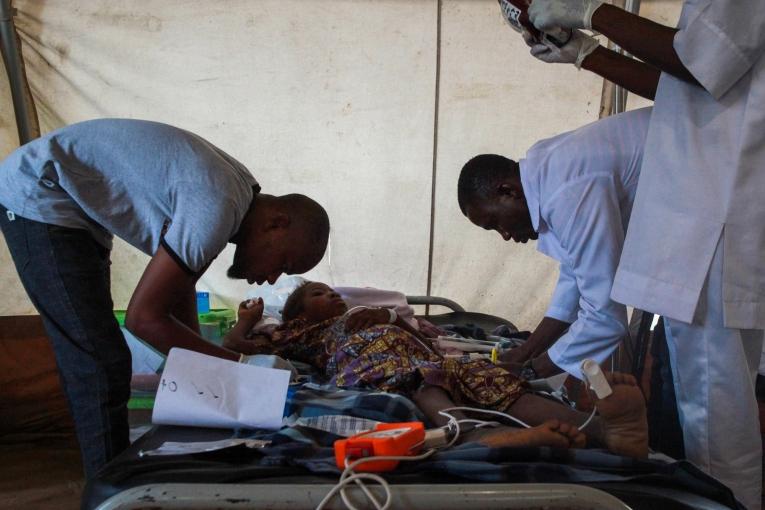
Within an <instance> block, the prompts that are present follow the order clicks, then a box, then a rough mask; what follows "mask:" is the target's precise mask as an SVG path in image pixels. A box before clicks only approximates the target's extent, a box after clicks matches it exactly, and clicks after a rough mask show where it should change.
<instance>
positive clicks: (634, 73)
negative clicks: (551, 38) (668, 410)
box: [526, 0, 765, 509]
mask: <svg viewBox="0 0 765 510" xmlns="http://www.w3.org/2000/svg"><path fill="white" fill-rule="evenodd" d="M529 17H530V19H531V21H532V22H533V23H534V24H535V25H536V26H537V27H538V28H540V29H543V30H544V29H549V27H553V26H559V27H565V28H574V29H577V28H591V29H593V30H596V31H598V32H600V33H602V34H604V35H605V36H607V37H608V38H610V39H611V40H612V41H614V42H615V43H616V44H618V45H619V46H621V47H622V48H624V49H625V50H626V51H628V52H629V53H631V54H633V55H635V56H636V57H638V58H639V59H641V60H642V61H643V62H645V63H641V62H638V61H636V60H631V59H628V58H627V57H623V56H620V55H617V54H616V53H614V52H611V51H610V50H607V49H606V48H604V47H602V46H599V45H598V44H597V42H595V41H594V39H592V38H590V37H589V36H586V35H584V33H582V32H576V31H575V33H574V37H573V38H572V39H571V42H570V43H569V44H568V45H566V46H564V47H563V48H556V47H554V46H552V45H550V44H544V43H535V42H534V41H531V40H530V38H529V37H528V35H526V40H527V42H528V43H529V44H530V45H531V46H532V50H531V52H532V54H533V55H535V56H536V57H537V58H539V59H540V60H544V61H547V62H569V63H574V64H576V65H577V67H584V68H585V69H589V70H591V71H594V72H597V73H598V74H600V75H602V76H604V77H606V78H609V79H611V80H612V81H615V82H616V83H618V84H621V85H623V86H625V87H626V88H627V89H629V90H631V91H633V92H636V93H639V94H641V95H643V96H645V97H649V98H652V97H653V96H654V95H655V104H654V108H653V115H652V118H651V122H650V126H649V130H648V136H647V139H646V148H645V155H644V159H643V166H642V170H641V177H640V183H639V186H638V190H637V195H636V198H635V205H634V210H633V212H632V218H631V221H630V225H629V230H628V233H627V238H626V240H625V244H624V251H623V253H622V257H621V261H620V263H619V268H618V271H617V274H616V278H615V281H614V286H613V290H612V294H611V295H612V297H613V299H614V300H616V301H618V302H621V303H625V304H628V305H632V306H635V307H637V308H641V309H644V310H648V311H650V312H654V313H659V314H662V315H664V316H665V317H666V318H667V321H666V329H667V339H668V346H669V352H670V360H671V363H672V369H673V377H674V384H675V392H676V395H677V401H678V409H679V414H680V420H681V424H682V427H683V436H684V443H685V452H686V455H687V457H688V459H689V460H691V461H692V462H694V463H695V464H696V465H698V466H699V467H701V468H702V469H703V470H705V471H707V472H709V473H710V474H712V475H713V476H715V477H717V478H718V479H720V480H721V481H723V482H724V483H725V484H726V485H728V486H729V487H731V488H732V489H733V491H734V493H735V495H736V497H737V498H738V499H739V500H740V501H741V502H742V503H743V504H744V505H745V506H746V507H747V508H750V509H757V508H760V507H761V491H762V485H761V481H762V475H761V451H762V450H761V440H760V433H759V419H758V409H757V404H756V400H755V395H754V379H755V376H756V371H757V365H758V361H759V357H760V352H761V346H762V341H763V329H765V199H764V198H763V196H762V195H763V191H765V62H763V52H765V3H763V2H762V0H686V1H685V2H684V4H683V10H682V13H681V16H680V21H679V23H678V27H677V29H672V28H669V27H665V26H662V25H659V24H656V23H654V22H652V21H649V20H647V19H644V18H641V17H639V16H636V15H633V14H630V13H627V12H626V11H623V10H621V9H619V8H617V7H614V6H611V5H608V4H603V3H602V2H601V1H600V0H534V1H533V3H532V5H531V7H530V8H529ZM659 71H660V73H659Z"/></svg>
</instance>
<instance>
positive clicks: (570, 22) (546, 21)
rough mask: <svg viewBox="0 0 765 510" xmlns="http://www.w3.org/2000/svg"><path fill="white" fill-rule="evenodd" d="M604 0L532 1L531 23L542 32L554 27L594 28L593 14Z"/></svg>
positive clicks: (530, 8)
mask: <svg viewBox="0 0 765 510" xmlns="http://www.w3.org/2000/svg"><path fill="white" fill-rule="evenodd" d="M601 5H603V1H602V0H532V2H531V5H530V6H529V21H531V23H533V24H534V26H535V27H537V28H538V29H539V30H541V31H543V32H544V31H545V30H549V29H552V28H554V27H561V28H592V14H593V13H594V12H595V11H596V10H597V9H598V7H600V6H601Z"/></svg>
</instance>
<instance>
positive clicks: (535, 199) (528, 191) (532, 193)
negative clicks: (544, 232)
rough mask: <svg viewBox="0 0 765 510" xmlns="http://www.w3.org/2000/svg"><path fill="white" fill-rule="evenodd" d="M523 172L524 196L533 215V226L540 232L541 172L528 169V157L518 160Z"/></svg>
mask: <svg viewBox="0 0 765 510" xmlns="http://www.w3.org/2000/svg"><path fill="white" fill-rule="evenodd" d="M518 166H519V167H520V169H521V170H520V172H521V186H523V196H524V197H526V205H527V206H528V207H529V215H530V216H531V226H532V227H534V230H535V231H536V232H539V219H540V216H541V212H540V209H539V177H538V176H539V173H538V172H533V171H530V170H528V169H527V167H528V162H527V160H526V159H521V160H520V161H518Z"/></svg>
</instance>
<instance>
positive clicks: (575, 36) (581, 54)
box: [521, 0, 600, 69]
mask: <svg viewBox="0 0 765 510" xmlns="http://www.w3.org/2000/svg"><path fill="white" fill-rule="evenodd" d="M535 1H536V0H535ZM521 35H522V36H523V40H524V41H526V44H527V45H528V46H529V47H530V48H531V54H532V55H533V56H534V57H536V58H538V59H539V60H541V61H542V62H547V63H548V64H551V63H556V64H574V65H575V66H576V68H577V69H580V68H581V67H582V61H584V59H585V57H587V55H589V54H590V53H592V52H593V51H595V48H597V47H598V46H600V43H598V40H597V39H595V38H594V37H592V36H589V35H587V34H585V33H584V32H582V31H580V30H574V31H573V32H572V34H571V39H569V41H568V43H566V44H565V45H564V46H563V47H561V48H558V47H557V46H555V45H554V44H553V43H551V42H550V41H547V40H542V41H541V42H540V41H537V40H536V39H534V36H533V35H531V33H530V32H529V31H528V30H523V31H522V32H521Z"/></svg>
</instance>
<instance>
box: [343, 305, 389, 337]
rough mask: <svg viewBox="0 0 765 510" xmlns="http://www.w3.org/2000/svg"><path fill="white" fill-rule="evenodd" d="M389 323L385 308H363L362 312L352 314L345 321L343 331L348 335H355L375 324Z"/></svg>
mask: <svg viewBox="0 0 765 510" xmlns="http://www.w3.org/2000/svg"><path fill="white" fill-rule="evenodd" d="M389 323H390V313H389V312H388V310H387V309H386V308H365V309H364V310H359V311H358V312H354V313H352V314H351V315H350V316H349V317H348V318H347V319H345V330H346V331H347V332H348V333H355V332H356V331H359V330H361V329H366V328H369V327H372V326H375V325H377V324H389Z"/></svg>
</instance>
